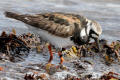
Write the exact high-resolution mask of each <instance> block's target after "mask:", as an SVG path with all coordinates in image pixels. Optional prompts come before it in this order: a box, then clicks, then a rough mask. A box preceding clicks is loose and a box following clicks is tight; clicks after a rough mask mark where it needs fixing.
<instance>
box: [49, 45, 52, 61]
mask: <svg viewBox="0 0 120 80" xmlns="http://www.w3.org/2000/svg"><path fill="white" fill-rule="evenodd" d="M48 49H49V54H50V58H49V61H48V63H51V61H52V60H53V52H52V48H51V45H50V44H49V45H48Z"/></svg>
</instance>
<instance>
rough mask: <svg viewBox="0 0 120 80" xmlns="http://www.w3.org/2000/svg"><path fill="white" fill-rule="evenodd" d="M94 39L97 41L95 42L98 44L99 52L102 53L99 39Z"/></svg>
mask: <svg viewBox="0 0 120 80" xmlns="http://www.w3.org/2000/svg"><path fill="white" fill-rule="evenodd" d="M94 39H95V42H96V45H97V48H98V51H99V52H100V51H101V48H100V44H99V39H98V38H94Z"/></svg>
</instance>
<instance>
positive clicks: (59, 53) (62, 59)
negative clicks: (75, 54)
mask: <svg viewBox="0 0 120 80" xmlns="http://www.w3.org/2000/svg"><path fill="white" fill-rule="evenodd" d="M58 56H59V57H60V64H63V61H64V58H63V56H62V53H61V51H58Z"/></svg>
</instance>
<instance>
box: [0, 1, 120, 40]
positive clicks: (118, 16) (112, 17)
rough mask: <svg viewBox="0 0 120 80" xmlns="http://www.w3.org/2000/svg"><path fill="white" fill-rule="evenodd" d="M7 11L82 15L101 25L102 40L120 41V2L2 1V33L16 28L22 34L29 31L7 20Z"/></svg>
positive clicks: (0, 13) (0, 27)
mask: <svg viewBox="0 0 120 80" xmlns="http://www.w3.org/2000/svg"><path fill="white" fill-rule="evenodd" d="M5 11H12V12H17V13H21V14H39V13H43V12H67V13H75V14H80V15H84V16H86V17H88V18H89V19H93V20H96V21H98V22H99V23H100V24H101V26H102V28H103V33H102V35H101V38H105V39H108V40H109V41H113V40H118V39H120V24H119V23H120V0H0V32H2V31H3V30H6V31H11V29H12V28H15V29H16V30H17V33H18V34H21V33H24V32H27V31H28V28H27V27H26V25H25V24H24V23H22V22H20V21H17V20H14V19H9V18H6V17H5V16H4V12H5ZM28 32H29V31H28Z"/></svg>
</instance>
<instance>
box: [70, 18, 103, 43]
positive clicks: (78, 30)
mask: <svg viewBox="0 0 120 80" xmlns="http://www.w3.org/2000/svg"><path fill="white" fill-rule="evenodd" d="M101 33H102V29H101V26H100V24H99V23H97V22H96V21H93V20H88V19H86V20H85V21H84V22H83V23H82V26H81V27H80V26H79V25H78V24H75V32H74V35H73V37H72V40H73V42H74V43H76V44H78V45H83V44H87V43H88V42H89V41H90V39H91V38H92V39H94V40H95V42H97V41H98V38H99V35H100V34H101ZM97 43H98V42H97Z"/></svg>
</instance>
